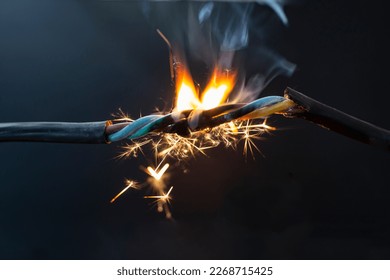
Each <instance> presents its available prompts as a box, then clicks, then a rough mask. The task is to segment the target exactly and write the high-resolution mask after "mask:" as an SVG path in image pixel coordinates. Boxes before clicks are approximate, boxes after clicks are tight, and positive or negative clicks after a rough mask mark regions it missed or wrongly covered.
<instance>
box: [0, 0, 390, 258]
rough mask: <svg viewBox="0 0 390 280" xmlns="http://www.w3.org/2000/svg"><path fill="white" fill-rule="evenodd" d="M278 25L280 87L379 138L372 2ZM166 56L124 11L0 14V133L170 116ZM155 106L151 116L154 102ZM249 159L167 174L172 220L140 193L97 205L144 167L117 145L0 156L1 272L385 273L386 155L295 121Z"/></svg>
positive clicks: (381, 113)
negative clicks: (312, 266) (358, 121)
mask: <svg viewBox="0 0 390 280" xmlns="http://www.w3.org/2000/svg"><path fill="white" fill-rule="evenodd" d="M307 2H308V3H306V4H303V5H300V6H293V7H290V8H287V9H286V12H287V16H288V17H289V20H290V24H289V27H288V28H287V29H285V30H284V31H283V32H282V34H278V36H281V38H282V40H281V41H280V42H281V43H280V44H279V45H278V46H277V47H278V49H279V51H280V52H282V53H283V54H284V55H285V56H286V57H287V58H288V59H289V60H290V61H292V62H294V63H296V64H297V65H298V69H297V72H296V73H295V75H294V76H293V77H292V78H290V79H289V80H286V79H278V80H275V81H274V83H273V84H271V85H270V86H269V87H268V88H267V89H266V90H265V92H264V95H267V94H281V93H282V90H283V88H284V87H285V86H286V85H289V86H291V87H293V88H295V89H297V90H300V91H302V92H304V93H305V94H307V95H309V96H311V97H313V98H315V99H318V100H320V101H323V102H325V103H327V104H329V105H333V106H335V107H337V108H339V109H341V110H344V111H345V112H348V113H350V114H353V115H355V116H357V117H360V118H362V119H364V120H367V121H369V122H372V123H374V124H377V125H379V126H382V127H386V128H390V120H389V115H388V114H389V109H388V108H389V107H388V106H389V102H390V93H389V90H388V81H389V70H388V65H389V64H388V63H389V51H388V50H389V45H388V43H387V41H388V40H387V39H388V37H389V30H388V27H387V26H388V16H387V10H386V9H385V8H384V7H385V5H384V3H385V2H384V1H381V2H379V1H376V2H374V3H372V4H368V2H367V1H329V0H324V1H307ZM172 95H173V93H172V88H171V85H170V80H169V71H168V60H167V49H166V46H165V44H164V42H163V41H162V40H161V39H160V38H159V37H158V36H157V35H156V32H155V30H154V29H153V28H152V27H151V26H150V25H149V24H148V23H147V21H146V20H145V19H144V17H143V16H142V14H141V13H140V11H139V9H138V6H137V5H136V4H134V3H133V4H130V3H123V2H115V3H108V2H95V1H74V0H73V1H71V0H68V1H49V0H47V1H46V0H39V1H27V0H23V1H11V0H3V1H1V2H0V121H2V122H7V121H41V120H46V121H94V120H105V119H108V118H110V114H111V113H114V112H117V111H118V108H120V107H121V108H122V109H123V110H124V111H126V112H128V113H130V114H131V115H132V116H135V117H136V116H138V114H139V113H140V112H142V113H145V114H147V113H149V112H151V111H152V110H153V108H154V107H155V106H159V107H160V108H161V107H164V102H165V103H168V104H169V102H170V100H171V98H172ZM164 100H165V101H164ZM271 124H273V125H276V126H277V127H279V128H280V129H279V130H278V131H276V132H274V133H273V135H270V136H267V137H265V139H264V141H261V142H260V143H259V147H260V149H261V151H262V153H263V154H264V157H263V156H261V155H257V157H256V160H255V161H253V160H252V159H251V158H248V159H245V157H243V156H242V154H241V151H240V150H239V151H237V152H234V151H230V150H229V151H226V150H223V149H217V150H213V151H211V152H210V153H209V155H210V157H209V158H206V157H202V156H199V157H197V158H196V159H194V160H192V161H190V162H189V165H188V167H189V170H190V172H189V173H188V174H182V173H181V172H177V173H175V174H172V184H173V185H174V186H175V189H174V193H173V207H172V208H173V217H174V219H173V220H166V219H165V218H164V216H163V215H161V214H158V213H157V212H156V211H155V209H154V208H153V207H152V205H150V204H149V201H146V200H144V199H143V198H142V197H143V194H144V193H143V192H142V191H140V192H127V193H126V194H125V195H123V197H121V198H120V199H118V201H117V203H115V204H110V203H109V200H110V199H111V198H112V197H113V195H115V194H116V193H117V192H119V191H120V190H121V188H122V187H123V180H124V178H125V177H126V178H133V179H138V180H142V179H144V178H145V175H144V174H143V173H142V171H140V169H139V166H140V165H141V164H145V161H143V160H142V159H130V160H125V161H117V160H115V159H114V157H115V156H116V155H117V154H118V152H119V147H118V145H115V144H114V145H65V144H42V143H1V145H0V156H1V157H0V258H2V259H183V258H184V259H215V258H217V259H345V258H347V259H389V258H390V203H389V202H390V188H389V187H390V183H389V181H390V169H389V163H390V161H389V160H390V155H389V153H388V152H385V151H382V150H379V149H376V148H373V147H370V146H366V145H364V144H361V143H358V142H355V141H353V140H350V139H348V138H345V137H343V136H340V135H337V134H335V133H333V132H328V131H326V130H324V129H321V128H320V127H317V126H315V125H312V124H310V123H305V122H304V121H302V120H283V119H282V118H280V117H279V118H278V117H275V118H273V119H272V121H271Z"/></svg>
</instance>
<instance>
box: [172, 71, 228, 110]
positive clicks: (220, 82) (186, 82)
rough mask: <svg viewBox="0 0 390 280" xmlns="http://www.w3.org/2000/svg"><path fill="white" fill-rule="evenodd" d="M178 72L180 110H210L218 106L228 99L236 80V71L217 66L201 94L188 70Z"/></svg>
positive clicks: (177, 104)
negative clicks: (223, 69) (222, 69)
mask: <svg viewBox="0 0 390 280" xmlns="http://www.w3.org/2000/svg"><path fill="white" fill-rule="evenodd" d="M176 73H177V79H176V91H177V97H176V108H175V110H177V111H179V112H180V111H184V110H194V109H201V110H208V109H212V108H214V107H217V106H218V105H220V104H222V103H224V102H225V101H226V100H227V98H228V96H229V93H230V92H231V91H232V89H233V87H234V85H235V80H236V75H235V74H234V73H232V72H229V71H221V70H220V69H218V68H215V69H214V72H213V75H212V77H211V79H210V81H209V83H208V85H207V86H206V88H205V90H204V91H203V92H202V94H199V92H198V91H197V90H196V89H195V86H194V82H193V80H192V78H191V74H190V73H189V72H188V70H186V69H179V70H178V71H177V72H176ZM200 97H201V98H200Z"/></svg>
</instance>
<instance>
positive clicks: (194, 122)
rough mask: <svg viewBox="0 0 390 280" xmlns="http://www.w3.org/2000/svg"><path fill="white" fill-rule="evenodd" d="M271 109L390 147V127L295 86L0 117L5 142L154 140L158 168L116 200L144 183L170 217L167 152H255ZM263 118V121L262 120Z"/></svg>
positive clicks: (135, 144)
mask: <svg viewBox="0 0 390 280" xmlns="http://www.w3.org/2000/svg"><path fill="white" fill-rule="evenodd" d="M272 114H282V115H283V116H285V117H288V118H302V119H305V120H308V121H311V122H314V123H316V124H319V125H320V126H321V127H323V128H326V129H328V130H331V131H335V132H338V133H340V134H343V135H345V136H348V137H350V138H353V139H355V140H358V141H361V142H363V143H366V144H369V145H374V146H377V147H380V148H383V149H386V150H390V131H388V130H385V129H383V128H380V127H377V126H374V125H372V124H369V123H367V122H365V121H363V120H360V119H357V118H355V117H353V116H351V115H348V114H346V113H344V112H341V111H339V110H336V109H334V108H332V107H329V106H327V105H325V104H323V103H320V102H318V101H316V100H313V99H311V98H309V97H307V96H305V95H303V94H301V93H299V92H297V91H295V90H293V89H291V88H287V89H286V90H285V96H284V97H281V96H268V97H263V98H260V99H257V100H255V101H252V102H250V103H246V104H245V103H224V104H221V105H219V106H216V107H214V108H211V109H205V110H203V109H199V108H194V109H187V110H183V111H177V110H173V111H172V112H169V113H167V114H164V115H163V114H155V115H147V116H144V117H141V118H139V119H136V120H130V119H128V118H121V119H119V120H108V121H100V122H88V123H64V122H25V123H0V142H11V141H12V142H14V141H32V142H57V143H84V144H109V143H112V142H118V141H123V140H128V141H130V144H128V145H127V146H125V148H124V152H123V153H122V154H121V156H124V157H128V156H131V155H136V154H137V153H138V152H139V151H141V152H142V147H143V146H145V145H151V146H152V148H153V150H154V151H155V157H156V161H157V162H158V164H157V167H156V168H152V167H150V166H148V167H147V168H146V170H145V172H146V173H147V174H148V175H149V176H150V177H149V179H148V180H147V181H146V183H144V184H138V183H136V182H134V181H131V180H126V187H125V188H124V189H123V190H121V191H120V192H119V193H118V194H117V195H116V196H115V197H114V198H112V199H111V203H113V202H115V201H116V200H117V199H118V198H119V197H120V196H121V195H122V194H123V193H125V192H126V191H127V190H128V189H138V188H141V187H143V186H145V185H149V186H151V187H152V190H153V193H152V194H151V195H145V196H144V197H145V198H147V199H154V201H155V203H156V205H157V210H158V211H159V212H165V215H166V217H167V218H170V217H171V216H172V215H171V212H170V210H169V207H168V204H169V202H170V200H171V196H170V194H171V192H172V189H173V187H172V186H171V187H170V188H169V190H168V191H166V189H167V187H168V185H167V183H166V178H167V177H166V176H167V173H166V172H167V170H168V168H169V164H168V163H166V162H165V161H166V160H167V158H168V157H170V158H175V159H177V160H179V161H180V160H183V159H186V158H188V157H190V156H195V154H196V153H203V154H204V153H205V150H207V149H210V148H214V147H216V146H218V145H221V144H222V145H224V146H225V147H228V148H229V147H232V148H235V147H236V145H237V143H238V142H240V141H243V142H244V145H243V150H244V153H247V152H248V151H249V152H250V153H251V154H252V155H253V151H254V149H257V150H258V148H257V147H256V145H255V143H254V140H256V139H258V138H259V136H260V135H262V134H263V133H264V132H267V131H269V130H272V129H274V128H273V127H270V126H268V125H267V124H266V122H265V120H266V119H267V118H268V117H269V116H271V115H272ZM259 120H260V121H259Z"/></svg>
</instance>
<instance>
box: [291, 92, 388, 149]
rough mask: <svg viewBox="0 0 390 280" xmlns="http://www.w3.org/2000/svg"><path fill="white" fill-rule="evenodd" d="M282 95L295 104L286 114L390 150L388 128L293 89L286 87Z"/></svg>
mask: <svg viewBox="0 0 390 280" xmlns="http://www.w3.org/2000/svg"><path fill="white" fill-rule="evenodd" d="M284 95H285V97H286V98H289V99H291V100H292V101H294V103H295V104H296V105H297V110H295V111H292V113H290V114H288V113H287V114H285V115H286V116H290V117H298V118H302V119H305V120H308V121H311V122H313V123H315V124H318V125H320V126H322V127H324V128H326V129H329V130H331V131H335V132H337V133H340V134H342V135H345V136H347V137H350V138H353V139H355V140H357V141H360V142H363V143H366V144H369V145H373V146H377V147H379V148H382V149H386V150H388V151H390V131H389V130H386V129H383V128H380V127H378V126H375V125H373V124H370V123H368V122H366V121H363V120H360V119H358V118H356V117H353V116H351V115H348V114H346V113H344V112H341V111H339V110H337V109H335V108H332V107H330V106H328V105H325V104H323V103H321V102H319V101H317V100H314V99H312V98H310V97H308V96H306V95H304V94H302V93H300V92H298V91H296V90H294V89H291V88H287V89H286V90H285V92H284Z"/></svg>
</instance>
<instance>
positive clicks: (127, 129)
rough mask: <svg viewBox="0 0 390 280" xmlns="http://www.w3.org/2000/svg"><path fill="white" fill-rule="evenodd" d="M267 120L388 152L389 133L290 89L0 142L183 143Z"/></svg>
mask: <svg viewBox="0 0 390 280" xmlns="http://www.w3.org/2000/svg"><path fill="white" fill-rule="evenodd" d="M272 114H282V115H283V116H285V117H288V118H301V119H305V120H308V121H311V122H313V123H316V124H318V125H320V126H321V127H323V128H326V129H328V130H331V131H335V132H338V133H340V134H342V135H345V136H348V137H350V138H353V139H355V140H358V141H360V142H363V143H366V144H369V145H373V146H377V147H380V148H383V149H386V150H390V131H389V130H386V129H383V128H380V127H378V126H375V125H372V124H370V123H368V122H365V121H363V120H360V119H358V118H355V117H353V116H351V115H348V114H346V113H344V112H341V111H339V110H337V109H334V108H332V107H330V106H328V105H325V104H323V103H321V102H319V101H317V100H314V99H312V98H309V97H307V96H306V95H303V94H302V93H300V92H298V91H296V90H293V89H291V88H287V89H286V90H285V94H284V97H282V96H267V97H263V98H259V99H256V100H254V101H252V102H250V103H227V104H222V105H220V106H217V107H215V108H212V109H209V110H201V109H194V110H185V111H181V112H177V111H173V112H170V113H168V114H165V115H162V114H152V115H147V116H144V117H141V118H139V119H136V120H134V121H130V120H119V121H117V120H108V121H99V122H87V123H66V122H22V123H0V142H14V141H23V142H27V141H30V142H54V143H85V144H108V143H111V142H117V141H121V140H125V139H129V140H134V139H137V138H142V137H146V136H148V135H153V134H156V133H177V134H179V135H181V136H184V137H185V136H188V135H190V134H191V133H192V132H195V131H200V130H204V129H212V128H213V127H217V126H219V125H222V124H223V123H228V122H231V121H235V120H239V121H243V120H248V119H259V118H263V119H264V118H267V117H269V116H270V115H272Z"/></svg>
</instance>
